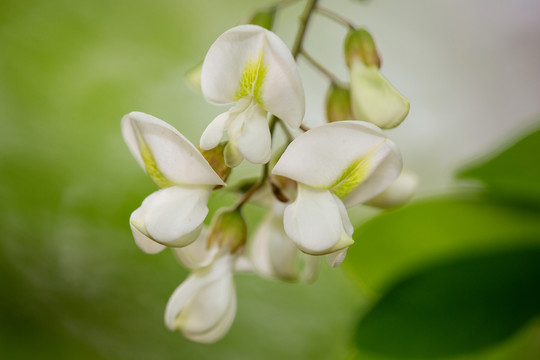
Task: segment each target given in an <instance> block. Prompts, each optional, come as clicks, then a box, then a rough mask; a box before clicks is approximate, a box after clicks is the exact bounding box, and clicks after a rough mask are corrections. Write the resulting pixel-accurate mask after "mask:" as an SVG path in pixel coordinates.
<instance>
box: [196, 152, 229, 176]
mask: <svg viewBox="0 0 540 360" xmlns="http://www.w3.org/2000/svg"><path fill="white" fill-rule="evenodd" d="M199 151H200V152H201V154H202V156H204V158H205V159H206V161H208V163H209V164H210V166H212V169H214V171H215V172H216V173H217V174H218V175H219V177H220V178H221V179H222V180H223V181H224V182H226V181H227V178H228V177H229V175H230V174H231V168H230V167H228V166H227V165H226V164H225V158H224V151H225V143H221V144H219V145H218V146H216V147H215V148H213V149H210V150H201V149H200V148H199Z"/></svg>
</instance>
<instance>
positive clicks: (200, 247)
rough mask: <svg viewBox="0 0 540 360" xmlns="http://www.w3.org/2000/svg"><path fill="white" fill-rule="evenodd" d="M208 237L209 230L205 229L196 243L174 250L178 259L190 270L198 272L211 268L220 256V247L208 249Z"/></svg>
mask: <svg viewBox="0 0 540 360" xmlns="http://www.w3.org/2000/svg"><path fill="white" fill-rule="evenodd" d="M207 237H208V230H207V229H206V228H203V230H202V231H201V233H200V234H199V236H198V237H197V239H196V240H195V241H194V242H192V243H191V244H189V245H187V246H184V247H181V248H174V249H173V251H174V254H175V255H176V257H177V259H178V260H179V261H180V262H181V263H182V264H183V265H184V266H185V267H187V268H188V269H192V270H197V269H202V268H205V267H207V266H210V265H211V264H212V263H213V261H214V260H215V259H216V257H217V256H218V255H219V247H217V246H212V247H210V248H208V246H207Z"/></svg>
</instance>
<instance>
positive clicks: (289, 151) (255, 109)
mask: <svg viewBox="0 0 540 360" xmlns="http://www.w3.org/2000/svg"><path fill="white" fill-rule="evenodd" d="M279 9H280V5H276V6H273V7H269V8H266V9H263V10H260V11H257V12H255V13H254V14H253V15H252V16H251V17H250V18H249V20H248V21H247V24H243V25H239V26H236V27H234V28H232V29H230V30H228V31H226V32H225V33H223V34H222V35H221V36H220V37H219V38H218V39H217V40H216V41H215V42H214V43H213V44H212V45H211V46H210V49H209V50H208V53H207V55H206V57H205V60H204V62H203V63H201V64H199V65H197V66H195V67H194V68H193V69H191V70H190V71H189V72H188V73H187V74H186V77H187V80H188V82H189V83H190V84H191V85H193V86H194V87H195V88H197V89H200V91H201V92H202V95H203V96H204V98H205V99H206V100H207V101H208V102H210V103H213V104H232V105H229V106H230V109H229V110H228V111H226V112H224V113H222V114H220V115H218V116H217V117H216V118H215V119H214V120H212V121H211V122H210V123H209V125H208V126H207V128H206V130H205V131H204V132H203V134H202V136H201V138H200V143H199V145H198V146H195V145H193V144H192V143H191V142H190V141H189V140H187V139H186V138H185V137H184V136H183V135H182V134H181V133H180V132H178V131H177V130H176V129H175V128H174V127H172V126H171V125H169V124H168V123H166V122H164V121H162V120H160V119H157V118H155V117H153V116H151V115H147V114H144V113H141V112H132V113H130V114H127V115H126V116H124V118H123V119H122V132H123V136H124V139H125V141H126V143H127V145H128V147H129V149H130V151H131V152H132V154H133V156H134V157H135V159H136V160H137V161H138V162H139V164H140V165H141V167H142V168H143V170H144V171H145V172H146V173H147V174H148V175H149V177H150V178H151V179H152V180H153V181H154V182H155V183H156V185H157V186H158V187H159V189H158V190H157V191H155V192H154V193H152V194H150V195H149V196H148V197H147V198H146V199H145V200H144V201H143V202H142V204H141V206H140V207H139V208H138V209H136V210H135V211H134V212H133V213H132V215H131V217H130V226H131V230H132V233H133V236H134V238H135V242H136V244H137V246H139V248H140V249H141V250H142V251H144V252H146V253H149V254H155V253H158V252H160V251H162V250H164V249H166V248H171V249H172V250H173V252H174V253H175V255H176V257H177V258H178V260H179V261H180V263H181V264H183V265H184V266H185V267H186V268H187V269H189V270H190V271H191V274H190V275H189V276H188V277H187V278H186V280H185V281H184V282H183V283H182V284H181V285H180V286H179V287H178V288H177V289H176V291H175V292H174V293H173V294H172V296H171V298H170V300H169V303H168V305H167V308H166V311H165V323H166V325H167V327H168V328H170V329H171V330H175V331H179V332H181V333H182V334H183V335H184V336H186V337H187V338H189V339H191V340H193V341H198V342H204V343H210V342H214V341H217V340H218V339H220V338H221V337H222V336H224V335H225V334H226V333H227V331H228V329H229V328H230V326H231V324H232V322H233V320H234V315H235V312H236V293H235V290H234V281H233V274H234V272H237V271H250V272H257V273H259V274H261V275H263V276H266V277H271V278H277V279H281V280H285V281H304V282H310V281H312V280H313V279H314V277H315V274H316V270H317V267H318V263H319V257H320V256H323V255H324V256H326V258H327V261H328V262H329V264H330V265H331V266H339V265H340V264H341V263H342V262H343V261H344V260H345V255H346V253H347V250H348V248H349V247H350V246H351V245H352V244H353V243H354V241H353V232H354V228H353V225H352V224H351V222H350V220H349V215H348V212H347V209H348V208H351V207H353V206H358V205H360V204H365V205H369V206H377V207H380V208H389V207H393V206H397V205H400V204H402V203H403V202H405V201H406V200H407V199H408V198H409V197H410V196H411V194H412V193H413V191H414V188H415V186H416V180H415V177H414V176H412V175H410V173H408V172H402V158H401V154H400V152H399V150H398V149H397V147H396V145H395V144H394V143H393V142H392V141H391V140H389V139H388V138H387V137H386V134H385V133H384V131H383V130H382V129H390V128H393V127H396V126H397V125H399V124H400V123H401V122H402V121H403V119H404V118H405V117H406V116H407V113H408V111H409V102H408V101H407V100H406V99H405V98H404V97H403V96H402V95H401V94H399V93H398V92H397V91H396V90H395V89H394V88H393V87H392V86H391V85H390V84H389V83H388V81H387V80H386V79H385V78H384V77H383V76H382V75H381V74H380V72H379V70H380V66H381V60H380V56H379V53H378V51H377V48H376V46H375V42H374V40H373V38H372V36H371V34H370V33H369V32H367V31H366V30H364V29H357V28H354V27H351V24H350V23H349V22H347V23H346V25H347V26H348V27H350V28H351V30H350V31H349V33H348V35H347V36H346V38H345V39H344V49H345V56H344V59H345V62H346V64H347V66H348V68H349V72H350V81H348V82H341V81H338V80H337V79H336V78H335V77H334V76H333V75H332V74H331V72H330V71H328V70H326V69H325V68H324V67H323V66H322V65H320V64H319V63H318V62H316V60H314V59H313V58H311V57H310V56H309V55H308V54H307V52H306V49H304V47H303V38H304V35H305V33H306V30H307V28H308V23H309V21H310V18H311V16H312V15H313V14H315V13H316V12H317V11H319V12H320V14H327V15H328V14H332V12H331V11H330V10H327V9H324V11H323V9H321V8H320V7H318V6H317V1H316V0H309V1H307V4H306V8H305V10H304V13H303V15H302V17H301V23H300V29H299V31H298V36H297V38H296V42H295V44H294V45H293V47H292V49H293V50H292V51H291V50H289V48H288V47H287V45H286V44H285V43H284V42H283V41H282V40H281V39H280V38H279V37H278V36H277V35H276V34H275V33H273V32H272V31H271V30H272V26H273V24H274V19H275V16H276V14H277V13H278V10H279ZM337 18H338V19H339V17H337ZM300 55H303V56H304V57H305V58H306V59H307V60H308V61H309V62H310V63H311V64H313V65H314V66H315V67H316V68H318V69H319V70H321V72H322V73H323V74H325V75H327V76H328V77H329V79H330V87H329V90H328V95H327V99H326V115H327V120H328V123H326V124H323V125H320V126H317V127H314V128H312V129H308V128H307V127H306V126H305V125H303V121H304V115H305V96H304V88H303V85H302V79H301V77H300V75H299V71H298V68H297V64H296V58H297V57H298V56H300ZM277 125H279V126H280V127H281V129H282V130H283V133H284V135H285V136H284V138H285V139H283V138H281V139H280V137H278V136H277V132H276V129H277ZM274 139H275V141H273V140H274ZM276 141H282V142H283V144H281V146H278V145H277V144H274V142H276ZM244 160H246V161H249V162H251V163H254V164H260V165H261V167H262V172H261V176H260V177H259V178H258V179H256V180H254V181H247V182H243V183H242V182H239V183H236V184H228V182H229V175H230V174H231V172H232V171H234V168H235V167H236V166H238V165H239V164H240V163H241V162H243V161H244ZM239 184H243V185H239ZM229 185H232V186H229ZM230 188H233V189H235V192H236V193H238V195H239V197H238V200H237V202H236V204H235V205H234V206H233V207H230V208H225V209H219V210H218V211H217V212H216V213H215V215H214V216H213V218H212V219H211V222H210V227H209V228H208V229H207V228H206V227H205V225H204V221H205V219H206V218H207V215H208V213H209V209H208V199H209V197H210V195H211V193H212V192H214V191H228V190H227V189H230ZM248 202H252V203H254V204H256V205H258V206H261V207H263V208H265V209H266V216H265V218H264V220H263V221H262V222H261V224H259V226H258V227H256V228H255V229H256V230H255V231H254V232H253V233H252V234H250V233H248V228H251V227H249V226H248V224H247V223H246V220H245V218H244V216H243V212H244V211H246V210H245V208H244V205H245V204H246V203H248Z"/></svg>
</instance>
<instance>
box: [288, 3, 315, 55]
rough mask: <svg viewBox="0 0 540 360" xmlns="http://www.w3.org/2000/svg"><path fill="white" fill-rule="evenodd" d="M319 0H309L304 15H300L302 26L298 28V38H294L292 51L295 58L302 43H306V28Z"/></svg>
mask: <svg viewBox="0 0 540 360" xmlns="http://www.w3.org/2000/svg"><path fill="white" fill-rule="evenodd" d="M318 1H319V0H309V1H308V2H307V4H306V7H305V8H304V12H303V13H302V15H300V27H299V28H298V33H297V34H296V38H295V39H294V44H293V47H292V50H291V53H292V55H293V57H294V59H295V60H296V58H297V57H298V55H299V54H300V51H301V50H302V44H303V43H304V38H305V36H306V30H307V27H308V25H309V20H310V19H311V15H312V14H313V11H314V10H315V7H316V6H317V2H318Z"/></svg>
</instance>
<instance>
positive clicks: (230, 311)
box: [184, 289, 236, 344]
mask: <svg viewBox="0 0 540 360" xmlns="http://www.w3.org/2000/svg"><path fill="white" fill-rule="evenodd" d="M235 316H236V293H235V292H234V289H233V291H232V293H231V299H230V302H229V306H228V307H227V311H226V312H225V315H223V317H222V318H221V320H220V321H219V322H218V323H217V324H216V325H215V326H214V327H213V328H212V329H210V330H208V331H207V332H204V333H191V332H187V331H185V332H184V335H185V336H186V337H187V338H188V339H190V340H193V341H196V342H199V343H203V344H211V343H214V342H216V341H218V340H219V339H221V338H222V337H223V336H225V334H227V332H228V331H229V329H230V328H231V325H232V323H233V321H234V317H235Z"/></svg>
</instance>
